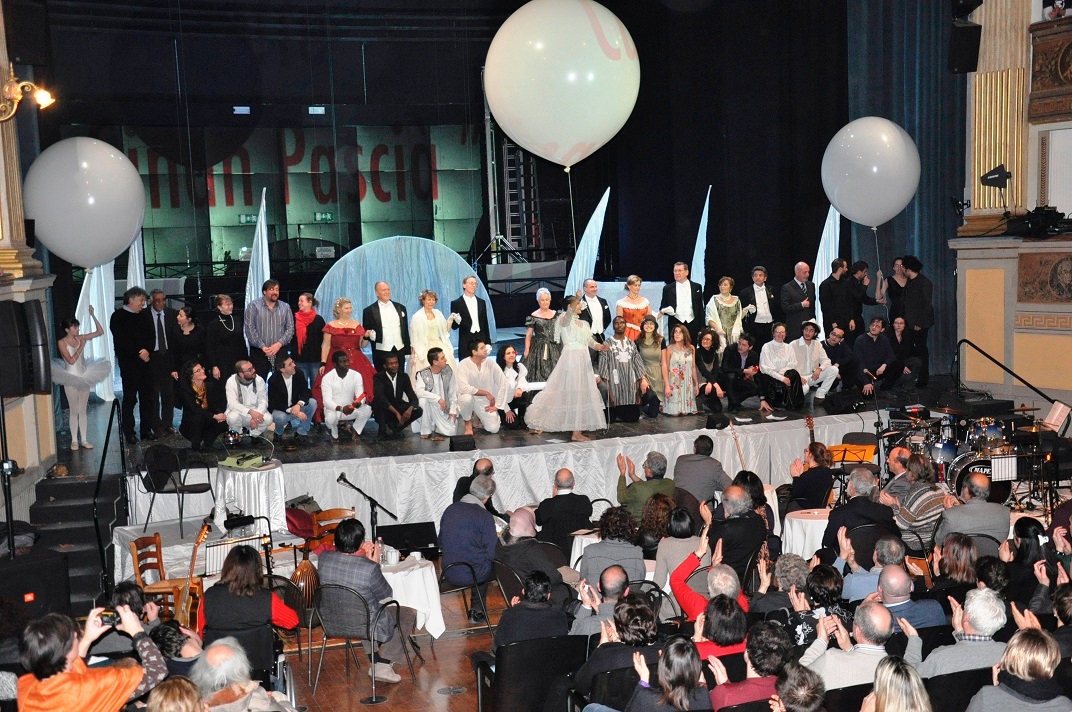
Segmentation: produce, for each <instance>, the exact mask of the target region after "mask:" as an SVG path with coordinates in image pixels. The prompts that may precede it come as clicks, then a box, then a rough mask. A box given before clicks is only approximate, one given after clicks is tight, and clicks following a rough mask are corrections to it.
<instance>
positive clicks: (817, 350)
mask: <svg viewBox="0 0 1072 712" xmlns="http://www.w3.org/2000/svg"><path fill="white" fill-rule="evenodd" d="M793 351H794V352H795V353H796V357H797V364H798V365H799V366H800V369H801V376H810V375H811V372H812V371H814V370H815V369H817V368H818V369H824V368H829V367H830V357H829V356H827V355H826V349H824V348H823V345H822V344H820V343H819V341H818V339H812V340H811V344H810V345H809V344H807V343H805V341H804V337H803V336H801V337H800V338H799V339H796V340H795V341H794V342H793Z"/></svg>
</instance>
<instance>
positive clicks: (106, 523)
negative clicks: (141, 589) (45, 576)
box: [30, 475, 127, 616]
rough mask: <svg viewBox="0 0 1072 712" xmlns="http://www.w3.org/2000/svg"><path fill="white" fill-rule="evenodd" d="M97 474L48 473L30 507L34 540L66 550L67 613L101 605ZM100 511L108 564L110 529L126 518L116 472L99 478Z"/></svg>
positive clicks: (83, 610) (111, 552)
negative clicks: (35, 533) (95, 515)
mask: <svg viewBox="0 0 1072 712" xmlns="http://www.w3.org/2000/svg"><path fill="white" fill-rule="evenodd" d="M96 486H97V481H96V479H95V478H81V477H47V478H45V479H43V480H41V481H40V482H38V483H37V501H36V502H35V503H34V504H33V505H32V506H31V507H30V523H31V524H33V525H34V526H35V527H36V528H37V531H38V533H39V534H40V538H39V539H38V542H37V546H42V547H45V548H46V549H50V550H52V551H57V552H60V553H63V554H66V555H67V564H68V576H69V578H70V582H71V613H72V614H74V615H76V616H77V615H85V614H86V613H88V612H89V609H91V608H93V606H95V605H103V602H104V594H103V591H104V589H103V585H102V580H101V562H100V554H99V552H98V550H97V534H96V529H95V527H94V525H93V491H94V489H95V488H96ZM98 503H99V516H100V519H101V536H102V537H103V538H104V543H105V556H106V558H107V562H106V563H105V565H106V566H107V567H108V570H109V571H110V570H112V560H113V553H114V552H113V550H112V543H111V542H112V529H113V528H114V527H116V526H123V525H125V524H126V523H127V501H126V488H125V487H124V486H123V478H122V477H121V476H119V475H106V476H105V478H104V480H103V481H102V482H101V492H100V498H99V500H98Z"/></svg>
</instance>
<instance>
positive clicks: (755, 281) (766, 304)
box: [740, 265, 781, 354]
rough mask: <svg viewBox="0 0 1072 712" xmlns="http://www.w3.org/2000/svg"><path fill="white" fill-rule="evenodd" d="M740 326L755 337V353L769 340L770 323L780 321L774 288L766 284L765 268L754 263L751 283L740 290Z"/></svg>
mask: <svg viewBox="0 0 1072 712" xmlns="http://www.w3.org/2000/svg"><path fill="white" fill-rule="evenodd" d="M740 299H741V308H742V309H743V310H744V312H743V316H742V317H741V325H742V328H743V329H744V330H745V331H746V332H748V333H749V334H751V335H752V336H753V337H755V340H756V341H755V344H753V345H754V346H755V348H756V353H757V354H758V353H759V350H760V349H762V348H763V344H765V343H767V342H768V341H770V340H771V324H773V323H774V322H776V321H781V319H780V318H779V315H777V314H775V311H776V309H777V308H778V302H777V300H776V299H775V296H774V290H773V289H771V286H770V285H769V284H767V268H766V267H764V266H763V265H756V266H755V267H753V268H752V284H750V285H748V286H747V287H745V288H744V289H742V290H741V294H740Z"/></svg>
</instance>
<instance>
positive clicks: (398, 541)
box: [376, 522, 439, 561]
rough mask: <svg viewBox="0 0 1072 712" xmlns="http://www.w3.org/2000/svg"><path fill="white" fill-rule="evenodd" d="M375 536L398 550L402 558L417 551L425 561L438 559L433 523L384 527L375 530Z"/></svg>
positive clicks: (437, 544) (437, 545) (437, 540)
mask: <svg viewBox="0 0 1072 712" xmlns="http://www.w3.org/2000/svg"><path fill="white" fill-rule="evenodd" d="M376 534H377V535H378V536H379V537H380V538H381V539H383V543H384V544H387V545H388V546H393V547H394V548H396V549H398V550H399V551H400V552H402V555H403V556H409V553H410V552H411V551H419V552H421V556H423V557H424V558H426V559H429V560H432V561H434V560H436V559H438V558H439V538H438V537H437V536H436V529H435V523H434V522H415V523H413V524H390V525H384V526H382V527H377V528H376Z"/></svg>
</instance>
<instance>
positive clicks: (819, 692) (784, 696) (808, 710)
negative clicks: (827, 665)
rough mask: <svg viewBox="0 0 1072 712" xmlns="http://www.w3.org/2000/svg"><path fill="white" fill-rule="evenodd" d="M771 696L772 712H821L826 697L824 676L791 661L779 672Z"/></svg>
mask: <svg viewBox="0 0 1072 712" xmlns="http://www.w3.org/2000/svg"><path fill="white" fill-rule="evenodd" d="M774 689H775V691H776V693H777V694H775V695H774V697H772V698H771V712H820V711H821V710H822V709H823V700H824V698H825V697H826V686H825V685H824V684H823V678H822V677H820V676H819V675H817V674H816V673H815V672H813V671H812V670H809V669H808V668H806V667H804V666H803V665H800V664H799V663H789V664H787V665H786V666H785V667H784V668H782V671H781V672H780V673H778V681H777V682H776V683H775V685H774ZM831 712H833V710H831Z"/></svg>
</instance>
